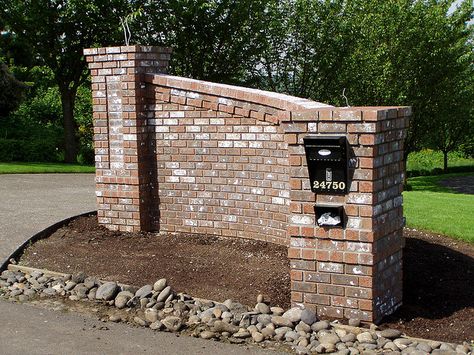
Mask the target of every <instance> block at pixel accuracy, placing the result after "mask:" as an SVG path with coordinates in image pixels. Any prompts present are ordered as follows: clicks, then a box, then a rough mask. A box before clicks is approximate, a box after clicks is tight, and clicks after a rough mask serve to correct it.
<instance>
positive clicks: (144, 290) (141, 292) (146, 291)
mask: <svg viewBox="0 0 474 355" xmlns="http://www.w3.org/2000/svg"><path fill="white" fill-rule="evenodd" d="M152 291H153V286H152V285H145V286H143V287H140V288H139V289H138V291H137V292H135V296H136V297H138V298H139V299H142V298H145V297H148V296H151V293H152Z"/></svg>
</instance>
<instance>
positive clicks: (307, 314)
mask: <svg viewBox="0 0 474 355" xmlns="http://www.w3.org/2000/svg"><path fill="white" fill-rule="evenodd" d="M317 320H318V317H317V316H316V313H314V312H313V311H312V310H310V309H308V308H305V309H303V311H302V312H301V321H303V322H305V323H306V324H308V325H309V326H311V325H313V323H315V322H317Z"/></svg>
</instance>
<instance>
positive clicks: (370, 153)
mask: <svg viewBox="0 0 474 355" xmlns="http://www.w3.org/2000/svg"><path fill="white" fill-rule="evenodd" d="M410 114H411V110H410V108H407V107H400V108H351V109H343V108H334V109H324V110H318V111H314V110H313V111H307V112H299V113H298V112H296V113H292V117H291V120H290V121H288V122H284V123H283V128H284V129H285V131H286V141H287V142H288V145H289V155H290V165H291V167H290V186H291V192H290V198H291V202H290V212H291V213H292V215H291V217H290V225H289V226H288V235H289V236H290V237H291V241H290V248H289V251H288V253H289V258H290V264H291V290H292V303H293V304H305V305H306V306H307V307H309V308H313V309H314V310H315V311H317V313H318V314H319V315H320V316H326V317H331V318H333V317H336V318H343V317H345V318H358V319H361V320H364V321H379V320H380V319H381V318H382V317H384V316H386V315H388V314H391V313H393V312H394V311H395V310H396V309H397V308H398V307H399V306H400V305H401V302H402V246H403V225H404V219H403V212H402V195H401V193H402V188H403V181H404V173H405V172H404V168H405V166H404V162H403V140H404V138H405V135H406V129H407V127H408V121H409V116H410ZM308 134H314V135H337V136H345V137H347V140H348V143H349V152H350V153H349V157H352V166H350V168H349V177H348V184H349V191H348V193H347V194H346V195H344V194H342V195H331V194H318V193H316V194H315V193H313V192H312V191H311V189H310V181H309V177H308V168H307V163H306V156H305V149H304V146H303V137H305V136H306V135H308ZM315 205H316V206H318V205H326V206H328V205H329V206H334V207H336V206H338V207H339V206H342V207H343V209H344V215H345V217H346V224H345V226H343V227H327V226H326V227H319V226H318V225H317V218H316V216H315V209H314V206H315Z"/></svg>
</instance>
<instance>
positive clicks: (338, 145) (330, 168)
mask: <svg viewBox="0 0 474 355" xmlns="http://www.w3.org/2000/svg"><path fill="white" fill-rule="evenodd" d="M303 141H304V148H305V152H306V161H307V163H308V171H309V180H310V182H311V191H313V192H314V193H318V194H331V195H345V194H346V193H347V189H348V185H349V183H348V181H347V176H348V174H347V169H348V147H347V139H346V137H345V136H319V135H309V136H306V137H304V138H303Z"/></svg>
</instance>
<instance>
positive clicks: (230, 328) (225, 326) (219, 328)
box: [213, 320, 239, 334]
mask: <svg viewBox="0 0 474 355" xmlns="http://www.w3.org/2000/svg"><path fill="white" fill-rule="evenodd" d="M213 329H214V331H215V332H217V333H224V332H227V333H230V334H235V333H237V332H238V331H239V327H237V326H236V325H233V324H230V323H226V322H223V321H221V320H217V321H215V323H214V325H213Z"/></svg>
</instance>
